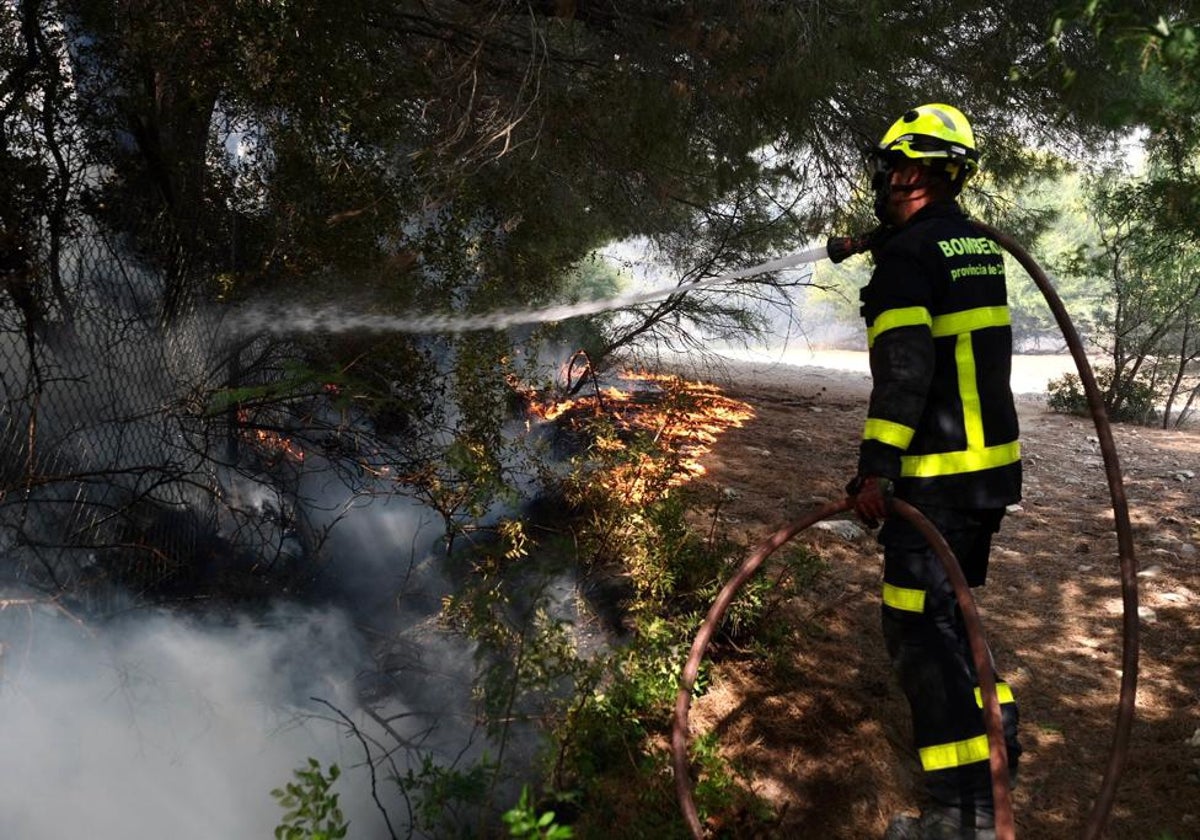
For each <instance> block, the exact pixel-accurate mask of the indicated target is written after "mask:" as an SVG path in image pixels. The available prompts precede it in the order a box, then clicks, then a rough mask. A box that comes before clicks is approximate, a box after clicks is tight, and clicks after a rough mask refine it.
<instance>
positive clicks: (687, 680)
mask: <svg viewBox="0 0 1200 840" xmlns="http://www.w3.org/2000/svg"><path fill="white" fill-rule="evenodd" d="M974 224H975V225H976V226H977V227H978V228H979V229H980V231H981V232H983V233H985V234H987V235H988V236H991V237H992V238H993V239H995V240H996V241H997V242H998V243H999V244H1000V245H1001V246H1003V247H1004V249H1005V250H1007V251H1008V252H1009V253H1010V254H1012V256H1013V257H1014V258H1015V259H1016V260H1017V261H1018V262H1019V263H1020V264H1021V266H1022V268H1024V269H1025V270H1026V271H1027V272H1028V273H1029V276H1030V277H1032V278H1033V280H1034V282H1035V283H1036V284H1037V286H1038V288H1039V289H1040V290H1041V292H1042V295H1043V297H1045V299H1046V302H1047V304H1048V305H1049V306H1050V309H1051V311H1052V312H1053V314H1054V317H1055V320H1056V321H1057V323H1058V326H1059V329H1060V330H1061V331H1062V333H1063V337H1064V338H1065V339H1066V342H1067V345H1068V347H1069V348H1070V350H1071V355H1072V357H1073V358H1074V360H1075V365H1076V367H1077V368H1078V370H1079V378H1080V382H1081V384H1082V386H1083V388H1084V392H1085V393H1086V395H1087V401H1088V408H1089V410H1090V411H1091V415H1092V419H1093V421H1094V423H1095V426H1096V433H1097V437H1098V440H1099V442H1100V451H1101V454H1102V457H1103V460H1104V468H1105V476H1106V478H1107V481H1108V486H1109V494H1110V497H1111V500H1112V509H1113V521H1114V525H1115V530H1116V533H1117V546H1118V554H1119V558H1120V574H1121V594H1122V603H1123V609H1124V614H1123V617H1122V637H1123V645H1122V657H1121V662H1122V673H1121V688H1120V693H1119V696H1118V703H1117V720H1116V724H1115V726H1114V736H1113V741H1112V745H1111V747H1110V750H1109V757H1108V761H1107V765H1106V768H1105V773H1104V778H1103V780H1102V782H1101V787H1100V793H1099V794H1098V795H1097V797H1096V802H1095V804H1094V806H1093V807H1092V811H1091V813H1090V815H1089V817H1088V820H1087V822H1086V824H1085V825H1084V828H1083V834H1082V837H1083V838H1084V840H1096V838H1098V837H1100V835H1101V833H1102V832H1103V831H1104V828H1105V826H1106V825H1107V823H1108V817H1109V814H1110V813H1111V810H1112V804H1113V799H1114V798H1115V796H1116V789H1117V783H1118V781H1119V780H1120V776H1121V773H1122V771H1123V769H1124V766H1125V762H1126V759H1127V757H1128V753H1129V736H1130V729H1131V727H1132V724H1133V712H1134V705H1135V699H1136V694H1137V670H1138V614H1137V603H1138V599H1137V560H1136V558H1135V556H1134V548H1133V532H1132V528H1131V525H1130V520H1129V508H1128V504H1127V502H1126V498H1125V488H1124V484H1123V481H1122V478H1121V468H1120V464H1119V461H1118V458H1117V452H1116V445H1115V443H1114V441H1113V437H1112V429H1111V427H1110V425H1109V422H1108V415H1107V412H1106V411H1105V409H1104V401H1103V398H1102V396H1101V394H1100V389H1099V386H1098V385H1097V384H1096V378H1095V376H1094V374H1093V373H1092V369H1091V364H1090V363H1089V361H1088V358H1087V354H1086V353H1085V352H1084V348H1083V342H1082V341H1081V340H1080V338H1079V334H1078V332H1077V331H1076V330H1075V327H1074V324H1072V322H1071V319H1070V317H1069V316H1068V315H1067V311H1066V307H1064V306H1063V303H1062V300H1061V299H1060V298H1059V296H1058V294H1057V292H1056V291H1055V290H1054V286H1053V284H1052V283H1051V282H1050V279H1049V277H1048V276H1047V275H1046V273H1045V272H1044V271H1043V270H1042V268H1041V266H1039V265H1038V264H1037V262H1036V261H1035V260H1034V259H1033V257H1032V256H1030V255H1029V253H1028V252H1027V251H1026V250H1025V249H1024V248H1022V247H1021V246H1020V244H1018V243H1017V242H1016V241H1015V240H1013V239H1012V237H1010V236H1007V235H1006V234H1004V233H1001V232H1000V231H998V230H996V229H994V228H992V227H990V226H988V225H986V224H983V223H981V222H975V223H974ZM870 245H871V237H870V236H865V237H858V238H853V239H852V238H848V237H847V238H840V239H831V240H830V241H829V244H828V253H829V256H830V258H831V259H833V261H834V262H840V261H841V260H842V259H845V258H846V257H848V256H850V255H851V254H854V253H860V252H862V251H865V250H867V249H868V248H869V247H870ZM891 505H892V510H893V512H894V513H895V514H898V515H900V516H903V517H904V518H905V519H907V520H908V521H909V522H910V523H911V524H912V525H913V526H914V527H915V528H917V530H918V531H920V532H921V533H922V535H924V537H925V539H926V540H927V541H928V542H929V545H930V547H931V548H932V549H933V551H934V553H935V554H936V555H937V557H938V559H939V560H940V561H941V563H942V565H943V567H944V569H945V571H946V575H947V577H948V578H949V580H950V583H951V585H952V586H953V588H954V593H955V596H956V598H957V599H958V604H959V608H960V609H961V611H962V614H963V620H964V624H965V626H966V629H967V636H968V640H969V644H970V648H971V656H972V659H973V660H974V663H975V670H976V673H977V675H978V679H979V688H980V695H981V698H982V700H983V718H984V726H985V728H986V730H987V740H988V761H989V767H990V769H991V775H992V796H993V800H994V805H995V823H996V836H997V838H999V840H1013V838H1014V837H1015V836H1016V835H1015V831H1016V829H1015V820H1014V817H1013V806H1012V795H1011V790H1010V788H1009V778H1008V758H1007V750H1006V747H1005V744H1004V734H1003V727H1002V724H1001V716H1000V704H999V700H998V698H997V696H996V686H995V675H994V672H993V670H992V666H991V657H990V655H989V653H988V648H987V642H986V639H985V638H984V634H983V627H982V623H981V622H980V620H979V614H978V611H977V609H976V607H975V601H974V599H973V598H972V597H971V590H970V587H969V586H968V585H967V582H966V579H965V577H964V576H963V573H962V569H961V568H960V567H959V564H958V561H957V559H956V558H955V557H954V553H953V551H951V550H950V547H949V545H947V544H946V541H945V539H944V538H943V537H942V535H941V534H940V533H938V531H937V529H936V528H935V527H934V526H933V525H932V523H930V522H929V520H928V519H926V518H925V517H924V516H923V515H922V514H921V513H920V512H919V511H918V510H917V509H916V508H914V507H912V506H911V505H909V504H907V503H905V502H904V501H902V500H900V499H893V500H892V501H891ZM850 506H851V502H850V500H849V499H843V500H841V501H837V502H829V503H828V504H826V505H824V506H823V507H821V508H818V509H816V510H814V511H812V512H810V513H808V514H806V515H805V516H803V517H801V518H800V519H798V520H796V521H795V522H793V523H791V524H789V525H785V526H783V527H781V528H779V529H778V530H777V531H776V532H775V533H774V534H772V535H771V536H770V537H768V538H767V539H766V540H764V541H763V542H762V543H760V544H759V545H758V547H757V548H756V549H755V550H754V551H753V552H752V553H751V554H750V556H749V557H747V558H746V560H745V561H744V562H743V563H742V565H741V567H740V568H739V569H738V570H737V572H736V573H735V574H734V575H733V577H732V578H730V580H729V581H728V582H727V583H726V584H725V586H724V587H723V588H722V589H721V591H720V592H719V593H718V595H717V597H716V600H714V601H713V604H712V606H711V607H710V608H709V611H708V613H707V615H706V616H705V618H704V621H703V622H702V623H701V625H700V629H699V631H698V632H697V634H696V638H695V640H694V641H693V643H692V647H691V651H690V653H689V655H688V658H687V661H686V662H685V664H684V667H683V672H682V674H681V675H680V688H679V693H678V695H677V697H676V701H675V714H674V723H673V727H672V731H671V754H672V765H673V768H674V773H675V790H676V796H677V798H678V800H679V805H680V810H681V811H682V813H683V818H684V821H685V822H686V823H687V826H688V829H689V831H690V832H691V834H692V836H693V837H695V838H702V837H704V829H703V826H702V825H701V823H700V818H699V814H698V812H697V809H696V805H695V802H694V800H693V798H692V782H691V773H690V769H689V763H688V755H687V751H688V713H689V709H690V707H691V697H692V689H693V686H694V685H695V682H696V677H697V675H698V674H699V670H700V663H701V660H702V659H703V658H704V653H705V651H706V650H707V649H708V645H709V642H710V641H711V639H712V636H713V634H714V633H715V632H716V630H717V628H718V627H719V626H720V623H721V620H722V619H723V618H724V615H725V611H726V610H727V609H728V607H729V605H730V604H731V603H732V602H733V599H734V597H735V596H736V595H737V593H738V590H740V589H741V587H742V586H743V585H744V584H745V583H746V581H747V580H749V579H750V578H751V577H752V576H753V575H754V573H755V571H756V570H757V569H758V568H759V566H761V565H762V563H763V561H765V560H766V559H767V558H768V557H769V556H770V555H771V554H772V553H773V552H774V551H775V550H776V549H778V548H779V547H780V546H782V545H783V544H784V543H786V542H787V541H788V540H790V539H791V538H792V537H794V536H795V535H796V534H798V533H800V532H801V531H803V530H805V529H806V528H808V527H810V526H811V525H813V524H815V523H816V522H819V521H820V520H822V519H825V518H827V517H830V516H833V515H835V514H837V513H841V512H843V511H846V510H848V509H849V508H850Z"/></svg>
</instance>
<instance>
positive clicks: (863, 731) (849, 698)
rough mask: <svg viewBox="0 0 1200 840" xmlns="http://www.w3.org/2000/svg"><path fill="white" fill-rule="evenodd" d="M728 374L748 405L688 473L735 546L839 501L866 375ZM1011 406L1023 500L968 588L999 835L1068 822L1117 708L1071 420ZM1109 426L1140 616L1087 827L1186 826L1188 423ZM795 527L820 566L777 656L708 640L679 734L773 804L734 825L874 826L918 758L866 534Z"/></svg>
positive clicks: (811, 831) (1192, 684) (1087, 428)
mask: <svg viewBox="0 0 1200 840" xmlns="http://www.w3.org/2000/svg"><path fill="white" fill-rule="evenodd" d="M749 370H750V368H748V367H746V366H744V365H738V366H736V367H735V368H727V369H725V374H724V375H722V374H721V373H715V374H713V373H710V375H708V377H707V378H708V379H710V380H711V381H714V382H716V383H717V384H718V385H720V386H721V387H722V388H723V389H724V392H725V394H726V395H727V396H731V397H735V398H737V399H741V400H744V401H745V402H747V403H749V404H750V405H751V406H752V407H753V409H754V412H755V416H754V417H753V418H752V419H750V420H748V421H746V422H745V423H744V424H742V425H741V426H740V427H737V428H732V429H729V430H728V431H726V432H725V433H724V434H723V435H722V436H721V438H720V439H719V440H718V441H717V442H716V445H715V446H714V448H713V449H712V451H711V452H709V453H708V454H707V455H706V456H705V457H704V460H703V464H704V466H705V467H706V469H707V473H706V475H705V476H704V477H703V478H702V479H700V482H702V483H704V484H708V485H710V488H711V489H712V490H714V491H715V492H716V493H717V494H719V495H720V496H721V498H723V499H724V501H723V503H722V505H721V507H720V509H719V512H718V514H717V515H718V516H719V517H720V518H721V520H722V524H723V525H724V526H725V527H726V528H727V529H728V530H729V531H730V532H731V533H732V534H733V535H735V536H736V537H737V538H739V539H740V540H741V541H743V542H744V543H745V544H746V545H747V546H750V545H753V544H755V543H757V542H758V541H759V540H761V539H763V538H764V537H766V536H767V535H768V534H770V533H771V532H772V531H774V530H775V528H777V527H778V526H779V525H781V524H783V523H784V522H785V521H788V520H789V519H793V518H796V516H797V515H798V514H800V513H802V512H805V511H807V510H809V509H811V508H812V507H814V506H815V505H817V504H818V503H823V502H825V501H828V500H829V499H832V498H837V497H840V495H841V494H842V488H843V487H844V485H845V482H846V481H847V479H848V477H849V476H850V475H851V474H852V472H853V468H854V459H855V453H856V445H857V443H856V442H857V438H858V434H859V431H860V429H861V425H862V420H863V416H864V414H865V406H866V398H867V393H868V389H869V380H868V379H867V378H866V377H865V376H864V375H862V374H859V373H850V372H844V371H835V370H829V369H822V368H813V367H806V368H782V367H781V368H776V369H774V370H773V371H767V372H766V373H764V371H763V370H761V369H760V370H758V371H757V372H755V373H753V374H750V373H748V372H747V371H749ZM1020 411H1021V416H1022V431H1023V439H1024V464H1025V475H1026V481H1025V499H1024V501H1023V502H1022V504H1021V509H1020V510H1017V511H1014V512H1012V513H1011V514H1010V515H1009V516H1008V517H1007V518H1006V519H1005V522H1004V525H1003V526H1002V528H1001V532H1000V533H999V534H998V535H997V539H996V541H995V548H994V550H993V553H992V564H991V569H990V572H989V579H988V585H987V586H985V587H983V588H982V589H978V590H976V597H977V603H978V606H979V610H980V613H981V616H982V618H983V622H984V627H985V631H986V633H987V636H988V640H989V642H990V644H991V647H992V649H993V652H994V654H995V656H996V659H997V663H998V667H999V669H1000V673H1001V675H1002V676H1003V677H1004V678H1005V679H1006V680H1007V681H1008V682H1009V683H1010V684H1011V685H1012V686H1013V689H1014V692H1015V693H1016V696H1017V699H1018V701H1019V703H1020V705H1021V715H1022V740H1023V744H1024V747H1025V755H1024V757H1023V759H1022V768H1021V780H1020V784H1019V785H1018V787H1017V789H1016V791H1015V792H1014V804H1015V810H1016V820H1017V834H1018V837H1022V838H1028V840H1039V838H1070V837H1079V836H1081V834H1082V829H1083V826H1084V824H1085V822H1086V819H1087V816H1088V814H1089V813H1090V811H1091V808H1092V804H1093V802H1094V800H1095V798H1096V796H1097V795H1098V793H1099V790H1100V784H1101V779H1102V777H1103V773H1104V769H1105V767H1106V765H1107V761H1108V756H1109V752H1110V746H1111V744H1112V740H1113V734H1114V723H1115V720H1116V704H1117V697H1118V689H1119V684H1120V673H1121V650H1122V634H1121V611H1122V601H1121V590H1120V582H1119V574H1118V559H1117V545H1116V537H1115V534H1114V533H1113V530H1112V512H1111V507H1110V502H1109V494H1108V488H1107V484H1106V483H1105V479H1104V473H1103V467H1102V461H1101V456H1100V453H1099V448H1098V445H1097V443H1096V433H1095V428H1094V426H1093V425H1092V421H1091V420H1090V419H1088V418H1076V417H1068V416H1063V415H1057V414H1053V413H1050V412H1048V411H1046V409H1045V408H1044V407H1043V405H1042V403H1041V402H1040V400H1038V399H1037V398H1035V397H1022V398H1020ZM1114 437H1115V438H1116V442H1117V446H1118V453H1119V456H1120V459H1121V465H1122V468H1123V471H1124V473H1125V478H1126V492H1127V494H1128V498H1129V506H1130V513H1131V517H1132V520H1133V523H1134V528H1135V542H1136V550H1137V557H1138V563H1139V568H1140V569H1141V570H1142V571H1141V573H1140V574H1139V577H1138V583H1139V590H1140V603H1141V604H1142V605H1143V607H1144V608H1149V610H1151V611H1152V613H1147V614H1146V615H1145V616H1144V617H1143V619H1142V620H1141V621H1140V641H1141V655H1140V678H1139V683H1138V685H1139V690H1138V695H1137V713H1136V721H1135V724H1134V727H1133V731H1132V737H1131V743H1130V748H1129V755H1128V762H1127V765H1126V769H1125V771H1124V774H1123V775H1122V777H1121V784H1120V786H1119V789H1118V793H1117V797H1116V800H1115V804H1114V807H1113V809H1112V816H1111V819H1110V822H1109V826H1108V832H1107V834H1106V836H1107V837H1111V838H1130V840H1134V839H1135V838H1136V840H1147V839H1149V840H1161V838H1166V837H1171V838H1174V839H1175V840H1184V838H1200V610H1198V609H1197V608H1198V607H1200V578H1198V577H1197V574H1196V572H1197V569H1198V568H1200V559H1198V558H1197V551H1196V548H1197V546H1200V431H1196V430H1191V431H1162V430H1157V429H1151V428H1142V427H1130V426H1116V427H1114ZM1189 471H1190V473H1191V475H1190V476H1189V474H1188V473H1189ZM794 544H798V545H802V546H805V547H807V548H809V549H811V550H813V551H815V552H817V553H818V554H819V555H820V557H821V558H822V560H824V561H825V564H826V565H825V566H824V572H823V573H822V574H821V575H820V576H819V577H818V578H817V580H816V581H815V582H814V583H812V584H811V585H810V586H809V587H808V588H807V589H806V590H804V592H803V594H801V595H800V596H798V597H794V598H791V599H790V600H789V602H788V603H787V605H786V606H787V610H788V612H789V624H788V627H789V632H790V641H791V643H792V645H793V648H794V652H793V653H792V654H791V655H790V657H785V660H786V661H783V662H770V663H768V662H764V661H761V660H760V659H756V658H754V657H753V656H750V655H737V654H733V655H728V653H726V654H724V655H721V656H720V658H719V660H718V661H717V662H716V663H715V674H714V680H713V686H712V688H711V690H710V691H709V692H708V693H707V694H706V695H705V696H704V697H702V698H700V699H698V700H697V702H696V703H695V704H694V707H693V710H692V713H691V718H690V722H691V725H692V730H693V733H695V732H709V731H715V732H716V733H717V734H718V737H719V742H720V744H721V748H722V750H723V752H724V754H725V755H726V756H727V757H728V758H729V759H731V760H732V761H733V762H734V763H735V765H736V766H737V767H739V768H740V769H741V771H742V772H743V773H744V774H745V778H746V780H747V781H748V783H749V784H750V785H751V786H752V788H753V789H754V790H755V791H756V792H757V793H758V794H759V795H760V796H762V797H763V798H765V799H766V800H768V801H769V802H771V803H772V805H773V806H774V807H775V809H776V810H777V812H778V813H780V814H781V816H780V818H779V820H778V823H777V824H776V825H773V826H761V827H758V828H755V829H749V830H748V832H747V834H749V835H751V836H769V837H788V838H792V837H801V838H854V839H855V840H859V839H860V838H873V837H879V836H881V835H882V832H883V830H884V828H885V826H886V824H887V821H888V819H889V817H890V816H891V815H893V814H895V813H897V812H900V811H904V810H909V811H912V810H913V809H914V808H915V806H916V805H917V799H916V796H917V794H916V792H915V789H914V783H915V781H916V778H917V773H918V770H917V765H916V762H915V758H914V757H912V755H911V752H910V747H909V724H908V711H907V706H906V704H905V701H904V697H903V695H902V694H901V692H900V690H899V688H898V687H897V686H896V684H895V683H894V681H893V680H892V678H891V675H890V673H889V668H888V665H887V662H886V660H885V658H884V652H883V642H882V637H881V634H880V630H879V621H878V610H879V605H878V597H879V596H878V591H879V586H880V580H881V567H880V553H879V548H878V546H877V544H876V543H875V541H874V538H873V534H871V533H868V532H863V533H862V534H861V535H860V536H857V537H853V536H852V537H851V538H849V539H847V538H846V537H844V536H839V535H838V534H837V533H834V532H831V531H823V530H822V531H818V530H815V529H810V530H809V531H807V532H805V533H802V534H801V535H799V536H798V537H797V538H796V539H795V540H794ZM790 548H791V549H792V550H794V548H793V546H788V547H785V548H784V549H782V550H781V551H780V552H779V554H778V555H777V557H783V556H785V552H787V551H788V550H789V549H790ZM772 560H775V558H772ZM770 562H771V561H768V563H770ZM764 571H766V570H765V569H764ZM761 573H763V572H760V574H761Z"/></svg>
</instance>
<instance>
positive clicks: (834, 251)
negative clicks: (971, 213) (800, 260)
mask: <svg viewBox="0 0 1200 840" xmlns="http://www.w3.org/2000/svg"><path fill="white" fill-rule="evenodd" d="M882 231H883V228H875V229H874V230H872V231H868V232H867V233H863V234H859V235H858V236H831V237H829V239H828V240H826V242H825V251H826V253H828V254H829V261H830V262H833V263H840V262H841V261H842V260H845V259H848V258H850V257H853V256H854V255H855V254H861V253H863V252H864V251H869V250H870V249H871V246H873V245H874V244H875V243H876V242H878V241H879V239H880V235H881V233H882Z"/></svg>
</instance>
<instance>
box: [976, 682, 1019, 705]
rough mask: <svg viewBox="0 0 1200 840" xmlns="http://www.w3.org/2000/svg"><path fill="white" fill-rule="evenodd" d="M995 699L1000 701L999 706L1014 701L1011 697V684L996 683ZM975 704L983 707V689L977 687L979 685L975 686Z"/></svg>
mask: <svg viewBox="0 0 1200 840" xmlns="http://www.w3.org/2000/svg"><path fill="white" fill-rule="evenodd" d="M996 699H997V700H999V701H1000V705H1001V706H1003V705H1004V704H1005V703H1013V702H1016V701H1015V700H1014V699H1013V693H1012V686H1010V685H1009V684H1008V683H1002V682H998V683H996ZM975 705H976V706H978V707H979V708H981V709H982V708H983V689H981V688H979V686H976V687H975Z"/></svg>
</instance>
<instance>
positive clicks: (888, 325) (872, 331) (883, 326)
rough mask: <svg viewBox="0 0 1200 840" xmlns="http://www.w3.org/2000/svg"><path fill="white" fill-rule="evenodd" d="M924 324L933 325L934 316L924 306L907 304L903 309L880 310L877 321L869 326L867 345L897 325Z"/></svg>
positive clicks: (872, 344) (870, 344)
mask: <svg viewBox="0 0 1200 840" xmlns="http://www.w3.org/2000/svg"><path fill="white" fill-rule="evenodd" d="M922 324H923V325H925V326H927V327H929V326H932V325H933V318H932V317H931V316H930V314H929V310H928V309H926V308H925V307H924V306H906V307H903V308H902V309H889V310H887V311H886V312H880V313H879V317H878V318H876V319H875V322H874V323H873V324H871V326H869V327H867V346H868V347H872V346H874V344H875V339H877V338H878V337H879V336H880V335H881V334H882V333H885V332H887V331H888V330H894V329H896V328H897V327H918V326H921V325H922Z"/></svg>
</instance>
